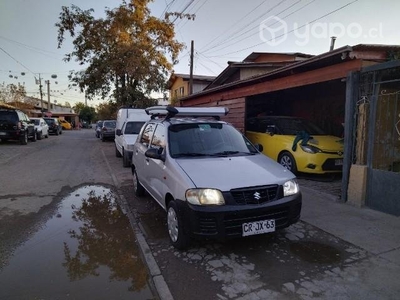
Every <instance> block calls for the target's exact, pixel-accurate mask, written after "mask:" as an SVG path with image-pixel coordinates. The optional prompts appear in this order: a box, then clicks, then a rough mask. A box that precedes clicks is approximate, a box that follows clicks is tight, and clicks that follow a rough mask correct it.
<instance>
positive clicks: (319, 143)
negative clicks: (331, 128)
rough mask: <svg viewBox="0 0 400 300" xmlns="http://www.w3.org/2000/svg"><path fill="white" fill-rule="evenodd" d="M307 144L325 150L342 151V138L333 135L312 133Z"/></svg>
mask: <svg viewBox="0 0 400 300" xmlns="http://www.w3.org/2000/svg"><path fill="white" fill-rule="evenodd" d="M307 144H309V145H313V146H316V147H318V148H319V149H321V150H325V151H343V145H344V144H343V139H342V138H339V137H337V136H333V135H313V136H312V139H310V140H309V141H308V142H307Z"/></svg>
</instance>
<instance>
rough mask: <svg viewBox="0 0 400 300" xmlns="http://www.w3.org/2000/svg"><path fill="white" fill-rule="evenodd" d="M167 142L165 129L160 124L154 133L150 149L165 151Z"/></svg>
mask: <svg viewBox="0 0 400 300" xmlns="http://www.w3.org/2000/svg"><path fill="white" fill-rule="evenodd" d="M165 141H166V139H165V127H164V126H163V125H161V124H158V125H157V128H156V130H155V131H154V135H153V139H152V141H151V145H150V148H156V149H161V148H163V149H164V148H165V144H166V142H165Z"/></svg>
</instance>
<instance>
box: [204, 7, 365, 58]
mask: <svg viewBox="0 0 400 300" xmlns="http://www.w3.org/2000/svg"><path fill="white" fill-rule="evenodd" d="M355 2H358V0H354V1H351V2H348V3H347V4H345V5H343V6H341V7H339V8H337V9H335V10H332V11H330V12H329V13H327V14H325V15H323V16H321V17H319V18H316V19H314V20H312V21H310V22H307V23H305V24H303V25H301V26H299V27H297V28H295V29H292V30H290V31H288V32H285V33H283V34H281V35H279V36H276V37H274V38H272V39H270V40H269V41H272V40H273V39H277V38H280V37H282V36H284V35H287V34H289V33H292V32H294V31H295V30H298V29H301V28H303V27H305V26H307V25H309V24H312V23H315V22H316V21H319V20H321V19H323V18H325V17H327V16H329V15H331V14H333V13H335V12H338V11H340V10H342V9H344V8H346V7H347V6H349V5H351V4H353V3H355ZM264 43H265V42H261V43H257V44H254V45H251V46H249V47H246V48H242V49H239V50H236V51H232V52H228V53H224V54H221V55H214V56H209V57H210V58H212V57H223V56H227V55H230V54H236V53H239V52H242V51H244V50H249V49H252V48H254V47H257V46H260V45H262V44H264Z"/></svg>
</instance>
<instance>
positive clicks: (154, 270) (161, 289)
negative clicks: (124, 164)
mask: <svg viewBox="0 0 400 300" xmlns="http://www.w3.org/2000/svg"><path fill="white" fill-rule="evenodd" d="M101 152H102V154H103V157H104V161H105V162H106V165H107V168H108V170H109V171H110V174H111V178H112V180H113V182H114V185H115V187H116V189H117V192H118V197H119V198H120V200H121V203H122V205H123V206H124V207H123V209H124V210H125V212H126V214H127V216H128V218H129V222H130V223H131V226H132V229H133V230H134V232H135V236H136V240H137V242H138V244H139V247H140V250H141V253H142V255H143V258H144V260H145V262H146V265H147V267H148V269H149V272H150V275H151V277H152V281H153V285H154V287H155V289H156V292H157V294H158V296H159V298H160V300H174V297H172V294H171V291H170V290H169V287H168V285H167V283H166V281H165V279H164V276H163V275H162V274H161V270H160V268H159V266H158V264H157V262H156V260H155V258H154V256H153V254H152V253H151V250H150V247H149V245H148V244H147V242H146V239H145V238H144V234H143V232H142V230H141V229H140V226H139V224H138V223H137V222H136V220H138V216H137V215H136V213H135V212H134V211H131V210H130V209H129V205H128V202H127V200H126V198H125V196H124V195H123V194H122V192H121V190H120V184H119V182H118V180H117V177H116V176H115V175H114V173H113V172H112V169H111V166H110V164H109V162H108V160H107V157H106V155H105V153H104V151H103V150H101Z"/></svg>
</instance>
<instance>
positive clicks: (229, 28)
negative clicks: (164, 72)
mask: <svg viewBox="0 0 400 300" xmlns="http://www.w3.org/2000/svg"><path fill="white" fill-rule="evenodd" d="M266 1H267V0H264V1H263V2H261V3H260V4H259V5H257V6H256V7H255V8H253V9H252V10H251V11H249V12H248V13H247V14H246V15H245V16H243V17H242V18H240V19H239V20H238V21H236V22H235V23H234V24H232V25H231V26H229V27H228V29H226V30H225V31H224V32H222V33H221V34H220V35H217V36H216V37H215V38H214V39H213V40H211V41H210V42H208V43H207V44H205V45H204V46H203V48H201V49H200V50H202V51H203V49H204V48H205V47H207V46H208V45H210V44H212V43H213V42H214V41H215V40H217V39H219V38H220V37H221V36H223V35H224V34H225V33H227V32H228V31H229V30H231V29H232V28H233V27H235V26H236V25H237V24H239V22H240V21H241V20H243V19H244V18H246V17H247V16H248V15H250V14H251V13H252V12H253V11H255V10H256V9H257V8H259V7H260V6H261V5H263V4H264V3H265V2H266Z"/></svg>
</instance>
